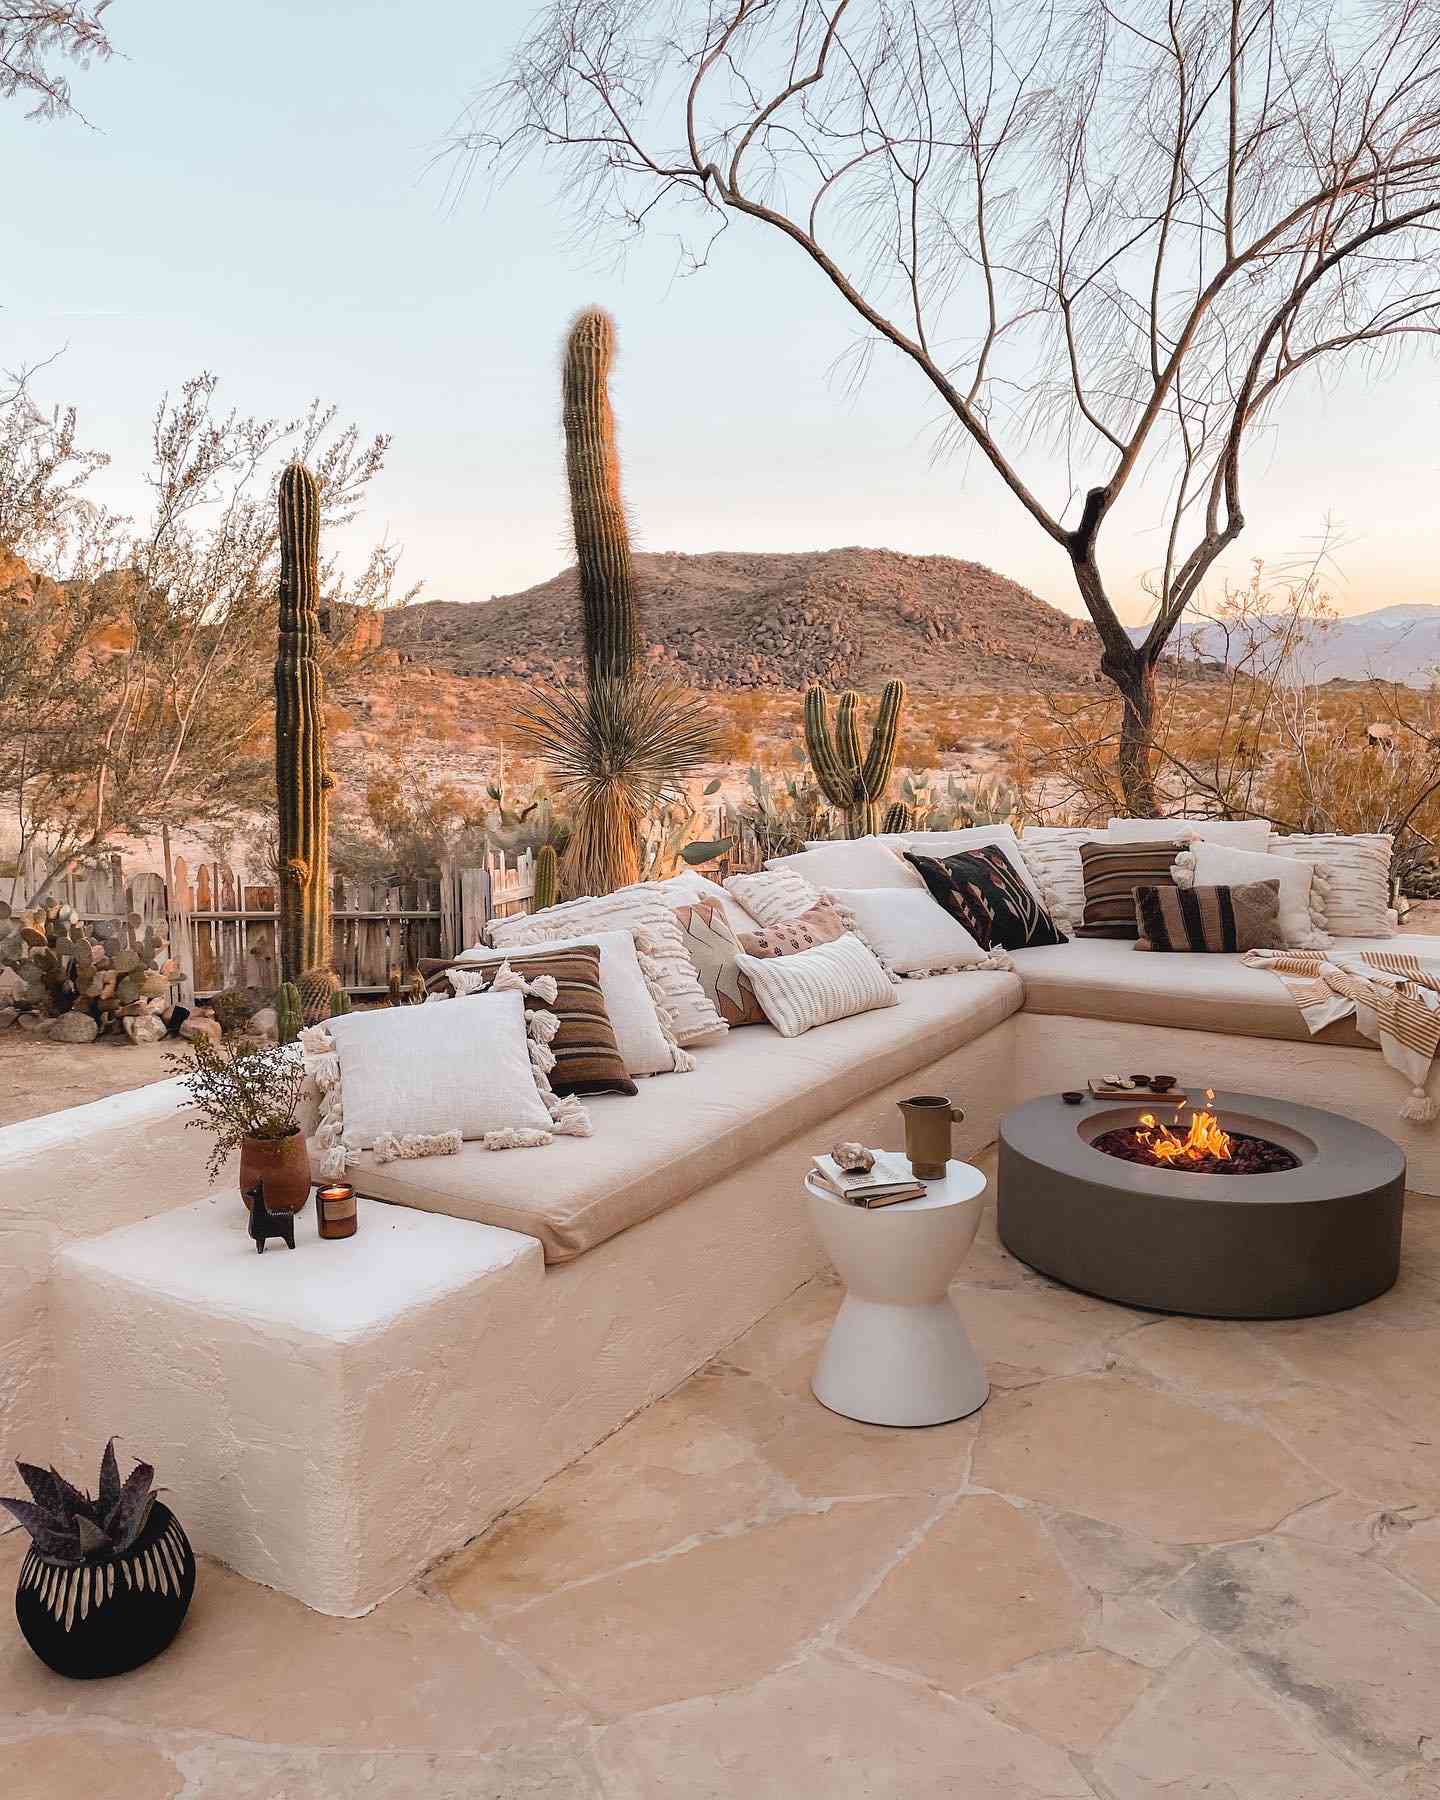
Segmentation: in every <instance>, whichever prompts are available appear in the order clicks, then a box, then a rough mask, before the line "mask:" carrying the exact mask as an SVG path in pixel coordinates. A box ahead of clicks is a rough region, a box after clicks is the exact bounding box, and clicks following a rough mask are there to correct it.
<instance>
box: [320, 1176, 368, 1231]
mask: <svg viewBox="0 0 1440 1800" xmlns="http://www.w3.org/2000/svg"><path fill="white" fill-rule="evenodd" d="M315 1211H316V1213H317V1215H318V1216H319V1220H320V1235H321V1237H322V1238H347V1237H354V1235H355V1227H356V1225H357V1224H358V1223H359V1221H358V1219H357V1217H356V1212H355V1190H354V1188H353V1187H351V1185H350V1183H349V1182H348V1181H331V1182H327V1183H326V1184H325V1185H324V1186H323V1187H318V1188H316V1190H315Z"/></svg>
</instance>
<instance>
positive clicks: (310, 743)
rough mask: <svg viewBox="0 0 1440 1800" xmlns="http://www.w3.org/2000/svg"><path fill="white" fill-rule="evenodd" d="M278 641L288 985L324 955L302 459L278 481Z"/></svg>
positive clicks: (312, 620)
mask: <svg viewBox="0 0 1440 1800" xmlns="http://www.w3.org/2000/svg"><path fill="white" fill-rule="evenodd" d="M279 506H280V637H279V647H278V652H277V655H276V658H275V791H276V798H277V801H278V805H279V822H280V884H279V885H280V933H279V937H280V942H279V951H280V971H281V976H282V978H283V980H285V981H287V982H293V981H294V980H295V979H296V978H297V977H298V976H299V975H301V974H302V973H303V972H305V971H308V970H314V969H323V968H325V967H326V966H327V965H328V964H329V961H330V896H329V892H328V876H329V864H328V856H327V843H328V831H329V809H330V790H331V788H332V787H333V786H334V779H333V777H332V776H331V774H330V771H329V768H328V767H327V764H326V760H325V684H324V678H323V677H322V675H321V673H320V661H319V654H318V652H319V648H320V492H319V488H318V486H317V484H316V481H315V477H314V476H313V475H312V474H311V473H310V471H309V470H308V469H307V468H306V467H305V466H304V464H303V463H292V464H291V465H290V467H289V468H288V469H286V470H285V472H284V473H283V474H282V475H281V477H280V492H279Z"/></svg>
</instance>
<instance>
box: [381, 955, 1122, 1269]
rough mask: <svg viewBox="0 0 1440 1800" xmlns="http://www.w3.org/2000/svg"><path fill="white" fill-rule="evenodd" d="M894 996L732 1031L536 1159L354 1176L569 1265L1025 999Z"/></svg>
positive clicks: (938, 985)
mask: <svg viewBox="0 0 1440 1800" xmlns="http://www.w3.org/2000/svg"><path fill="white" fill-rule="evenodd" d="M1137 960H1139V959H1138V958H1137ZM896 991H898V992H899V995H900V1003H899V1005H897V1006H893V1007H885V1008H883V1009H881V1010H879V1011H876V1012H868V1013H861V1014H860V1015H859V1016H858V1017H855V1018H851V1019H840V1020H837V1021H836V1022H835V1023H834V1024H831V1025H821V1026H817V1027H816V1028H815V1030H813V1031H808V1032H806V1033H805V1035H804V1036H803V1037H800V1038H782V1037H781V1036H780V1034H779V1032H777V1031H775V1030H774V1029H773V1028H772V1027H771V1026H769V1025H755V1026H752V1027H750V1028H749V1029H748V1030H746V1031H737V1032H735V1033H734V1034H733V1036H731V1037H728V1038H726V1039H724V1040H722V1041H721V1042H720V1043H718V1044H713V1045H708V1046H706V1047H704V1048H702V1049H700V1050H697V1051H696V1053H695V1060H696V1064H697V1067H696V1071H695V1073H694V1075H692V1076H691V1077H690V1079H689V1080H688V1081H686V1082H685V1083H683V1084H682V1085H683V1092H677V1084H675V1083H673V1082H664V1081H643V1082H641V1083H640V1092H639V1094H638V1095H636V1096H635V1097H634V1098H628V1097H626V1096H624V1095H619V1094H602V1095H599V1096H597V1097H596V1098H594V1099H590V1100H587V1102H586V1106H587V1109H588V1111H589V1113H590V1117H591V1120H592V1123H593V1126H594V1135H593V1136H592V1137H589V1138H584V1139H577V1138H557V1139H556V1141H555V1142H554V1143H553V1144H552V1145H551V1146H550V1147H549V1148H548V1149H546V1150H543V1151H536V1152H535V1153H534V1154H533V1155H532V1154H530V1153H528V1152H527V1153H525V1154H523V1155H515V1156H487V1155H486V1154H485V1152H484V1151H483V1150H481V1149H479V1148H478V1147H474V1146H471V1145H468V1144H467V1145H466V1146H465V1148H464V1149H462V1151H461V1152H460V1154H459V1156H440V1157H433V1158H430V1159H428V1160H426V1161H421V1162H396V1163H385V1164H383V1165H376V1164H375V1163H374V1162H373V1161H372V1159H371V1158H370V1157H369V1156H362V1157H360V1158H359V1159H358V1161H357V1162H356V1163H354V1164H352V1166H351V1169H350V1175H349V1178H350V1180H351V1181H353V1182H354V1183H355V1185H356V1187H357V1188H358V1189H359V1190H360V1192H361V1193H363V1194H369V1195H371V1196H373V1197H374V1198H375V1199H377V1200H389V1201H392V1202H395V1203H396V1204H398V1205H402V1206H418V1207H420V1208H421V1209H422V1210H424V1211H427V1212H439V1213H449V1214H451V1215H452V1216H453V1217H455V1218H463V1219H477V1220H480V1221H482V1222H484V1223H485V1224H489V1225H500V1226H504V1227H506V1228H508V1229H509V1230H511V1231H520V1232H524V1233H525V1234H526V1235H527V1236H529V1237H534V1238H539V1240H540V1241H541V1243H542V1244H543V1245H544V1246H545V1260H546V1261H547V1262H551V1263H559V1262H568V1261H570V1260H571V1258H573V1257H576V1256H579V1255H580V1254H581V1253H582V1252H584V1251H586V1250H589V1249H590V1248H592V1247H593V1246H594V1245H596V1244H600V1243H603V1242H604V1241H605V1239H606V1238H609V1237H613V1236H614V1235H615V1234H616V1233H617V1232H619V1231H624V1230H625V1229H626V1228H627V1227H628V1226H630V1225H635V1224H638V1223H639V1222H640V1221H641V1220H642V1219H648V1218H650V1217H652V1216H653V1215H654V1214H655V1213H658V1212H663V1211H664V1210H665V1209H666V1208H667V1207H670V1206H674V1205H675V1204H676V1203H677V1202H679V1201H681V1200H684V1199H685V1198H686V1197H687V1196H688V1195H690V1194H693V1193H695V1192H696V1191H697V1190H698V1189H700V1188H702V1187H704V1186H706V1185H707V1183H709V1182H713V1181H717V1180H719V1179H720V1178H721V1177H722V1176H724V1175H727V1174H730V1173H732V1172H733V1171H734V1170H735V1169H737V1168H740V1167H742V1166H743V1165H744V1164H745V1163H747V1162H749V1161H751V1160H752V1159H754V1158H755V1157H759V1156H763V1155H764V1154H765V1153H766V1152H767V1151H770V1150H773V1149H775V1148H776V1147H777V1146H779V1145H781V1144H783V1143H785V1142H786V1141H787V1140H788V1139H790V1138H792V1137H794V1136H795V1135H796V1134H797V1133H799V1132H807V1131H812V1130H813V1129H814V1128H816V1127H817V1126H821V1125H823V1124H824V1123H825V1121H826V1120H828V1119H831V1118H833V1117H834V1116H835V1114H836V1113H838V1112H840V1111H841V1110H842V1109H843V1108H845V1107H846V1106H849V1105H852V1104H854V1103H855V1102H856V1101H858V1100H862V1099H863V1098H864V1097H865V1095H867V1094H872V1093H874V1092H875V1091H876V1090H877V1089H879V1088H883V1087H885V1086H887V1085H888V1084H889V1083H890V1082H892V1081H898V1080H900V1079H901V1078H902V1077H903V1076H905V1075H908V1074H909V1073H910V1072H911V1071H912V1070H916V1069H923V1068H928V1067H929V1066H930V1065H931V1064H932V1063H934V1062H937V1061H938V1060H939V1059H940V1058H941V1057H944V1056H947V1055H949V1054H950V1053H951V1052H952V1051H955V1050H959V1049H961V1048H963V1046H964V1045H966V1044H969V1043H971V1042H973V1040H974V1039H976V1038H978V1037H980V1036H982V1035H983V1034H984V1033H985V1032H987V1031H990V1030H992V1029H993V1028H994V1027H995V1026H997V1025H999V1024H1001V1023H1002V1022H1003V1021H1004V1020H1005V1019H1007V1018H1009V1016H1010V1015H1011V1013H1013V1012H1015V1011H1017V1010H1018V1008H1019V1006H1020V1002H1021V998H1022V989H1021V986H1020V982H1019V980H1018V979H1017V978H1016V977H1015V976H1014V975H1009V974H1003V973H1000V974H965V975H937V976H936V977H935V978H934V979H933V980H931V981H921V982H907V983H906V984H905V986H904V987H903V988H901V989H899V990H895V989H892V990H891V992H896ZM821 1147H823V1146H821Z"/></svg>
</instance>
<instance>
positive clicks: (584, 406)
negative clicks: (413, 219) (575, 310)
mask: <svg viewBox="0 0 1440 1800" xmlns="http://www.w3.org/2000/svg"><path fill="white" fill-rule="evenodd" d="M614 360H615V322H614V320H613V319H612V318H611V317H610V315H609V314H608V313H606V312H602V311H601V310H600V308H599V307H598V306H590V307H587V308H586V309H585V311H584V312H582V313H581V314H579V316H578V317H577V318H576V320H575V323H574V324H573V325H572V326H571V327H570V336H569V339H568V340H567V342H566V345H565V372H564V381H563V405H564V421H565V472H566V475H567V477H568V478H569V482H570V513H571V518H572V521H573V524H574V530H575V557H576V561H577V563H578V564H579V570H580V610H581V615H582V618H583V622H584V626H585V673H586V675H587V677H588V678H589V679H590V680H591V681H594V680H595V679H596V678H597V677H604V676H611V677H614V678H615V679H617V680H624V679H625V678H626V677H627V676H628V675H629V674H630V673H631V672H632V671H633V669H634V667H635V663H636V660H637V658H638V657H639V653H640V626H639V621H638V619H637V617H636V612H635V569H634V564H633V562H632V560H631V555H630V529H629V526H628V525H627V524H626V521H625V506H624V503H623V501H622V500H621V498H620V458H619V454H618V452H617V451H616V448H615V417H614V414H613V413H612V412H611V410H610V385H609V383H610V365H611V363H612V362H613V361H614Z"/></svg>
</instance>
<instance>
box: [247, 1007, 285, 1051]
mask: <svg viewBox="0 0 1440 1800" xmlns="http://www.w3.org/2000/svg"><path fill="white" fill-rule="evenodd" d="M250 1029H251V1031H253V1032H254V1033H255V1035H256V1037H261V1038H264V1039H265V1041H266V1042H267V1043H271V1042H273V1041H274V1040H275V1039H276V1038H277V1037H279V1035H280V1020H279V1018H278V1016H277V1015H276V1012H275V1008H274V1007H273V1006H262V1007H261V1008H260V1010H259V1012H257V1013H253V1014H252V1015H251V1018H250Z"/></svg>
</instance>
